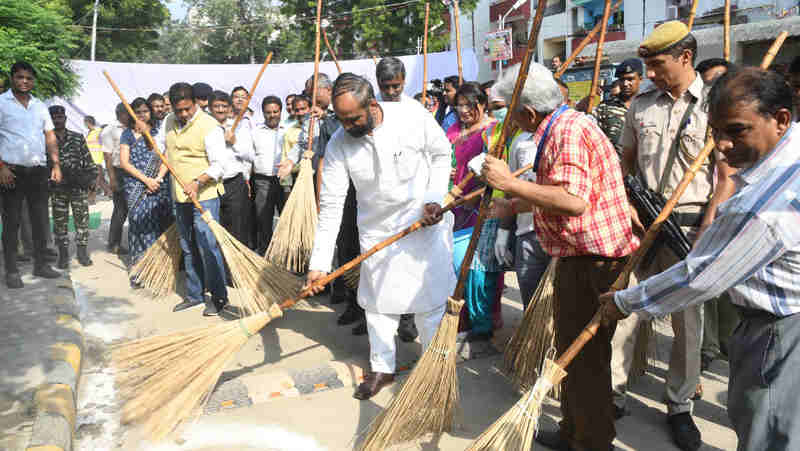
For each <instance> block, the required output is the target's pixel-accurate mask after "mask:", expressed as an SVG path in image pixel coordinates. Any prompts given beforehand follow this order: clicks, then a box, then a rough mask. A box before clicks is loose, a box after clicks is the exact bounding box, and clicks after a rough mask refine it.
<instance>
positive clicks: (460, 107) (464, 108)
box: [455, 105, 475, 111]
mask: <svg viewBox="0 0 800 451" xmlns="http://www.w3.org/2000/svg"><path fill="white" fill-rule="evenodd" d="M474 108H475V107H474V106H472V105H456V106H455V109H456V110H457V111H470V110H472V109H474Z"/></svg>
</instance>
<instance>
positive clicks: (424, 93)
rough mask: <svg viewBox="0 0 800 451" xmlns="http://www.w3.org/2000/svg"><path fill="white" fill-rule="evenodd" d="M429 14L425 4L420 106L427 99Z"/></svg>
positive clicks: (428, 4)
mask: <svg viewBox="0 0 800 451" xmlns="http://www.w3.org/2000/svg"><path fill="white" fill-rule="evenodd" d="M430 12H431V4H430V3H428V2H425V33H424V34H423V37H422V105H423V106H425V100H426V99H427V98H428V15H430Z"/></svg>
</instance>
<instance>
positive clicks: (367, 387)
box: [353, 372, 394, 400]
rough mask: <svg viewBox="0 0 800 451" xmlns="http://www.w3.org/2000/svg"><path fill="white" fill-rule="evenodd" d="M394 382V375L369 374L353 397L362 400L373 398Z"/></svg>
mask: <svg viewBox="0 0 800 451" xmlns="http://www.w3.org/2000/svg"><path fill="white" fill-rule="evenodd" d="M392 382H394V374H387V373H377V372H375V373H373V372H369V373H367V374H366V375H365V376H364V382H362V383H361V384H360V385H359V386H358V388H357V389H356V392H355V393H354V394H353V397H354V398H356V399H360V400H365V399H369V398H372V397H373V396H375V394H377V393H378V392H379V391H381V389H382V388H383V387H385V386H387V385H389V384H391V383H392Z"/></svg>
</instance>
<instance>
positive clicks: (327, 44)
mask: <svg viewBox="0 0 800 451" xmlns="http://www.w3.org/2000/svg"><path fill="white" fill-rule="evenodd" d="M322 38H323V39H325V46H326V47H328V52H329V53H330V54H331V58H333V62H334V64H336V70H337V71H338V72H339V75H341V74H342V66H340V65H339V59H338V58H336V52H334V51H333V48H332V47H331V43H330V41H328V33H327V32H326V31H325V29H324V28H323V29H322Z"/></svg>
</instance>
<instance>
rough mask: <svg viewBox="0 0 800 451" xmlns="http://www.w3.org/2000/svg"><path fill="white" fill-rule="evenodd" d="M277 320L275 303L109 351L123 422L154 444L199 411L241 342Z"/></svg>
mask: <svg viewBox="0 0 800 451" xmlns="http://www.w3.org/2000/svg"><path fill="white" fill-rule="evenodd" d="M281 315H282V312H281V309H280V308H279V307H278V306H277V304H273V306H272V308H271V309H270V311H269V312H263V313H258V314H255V315H252V316H248V317H246V318H242V319H239V320H237V321H232V322H227V323H224V324H219V325H216V326H212V327H209V326H201V327H198V328H194V329H190V330H186V331H181V332H176V333H172V334H167V335H160V336H155V337H148V338H142V339H138V340H134V341H131V342H128V343H125V344H123V345H120V346H119V347H116V348H115V349H114V350H113V351H112V359H113V362H114V363H115V366H116V368H117V374H116V384H117V387H118V392H119V394H120V396H121V397H122V399H123V400H124V401H125V405H124V407H123V410H122V422H123V423H141V424H142V426H143V428H144V431H145V432H146V433H147V434H148V435H149V436H150V437H151V438H152V439H154V440H160V439H162V438H164V437H165V436H166V435H167V434H169V433H170V432H171V431H172V430H173V429H174V428H175V427H176V426H177V425H178V424H179V423H180V422H181V421H182V420H184V419H185V418H187V417H189V416H190V415H191V414H192V412H194V411H195V409H197V408H198V407H201V406H202V405H203V404H204V403H205V401H206V400H207V399H208V396H209V395H210V394H211V391H212V389H213V388H214V386H215V384H216V383H217V380H218V379H219V377H220V375H221V374H222V371H223V370H224V369H225V365H226V363H227V362H228V361H229V360H230V358H231V357H232V356H233V355H234V354H235V353H236V352H238V351H239V349H240V348H241V347H242V346H243V345H244V344H245V343H246V342H247V340H248V339H249V338H250V337H251V336H252V335H254V334H256V333H258V331H259V330H260V329H261V328H263V327H264V326H266V325H267V324H268V323H269V322H270V321H271V320H272V319H274V318H278V317H280V316H281Z"/></svg>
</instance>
